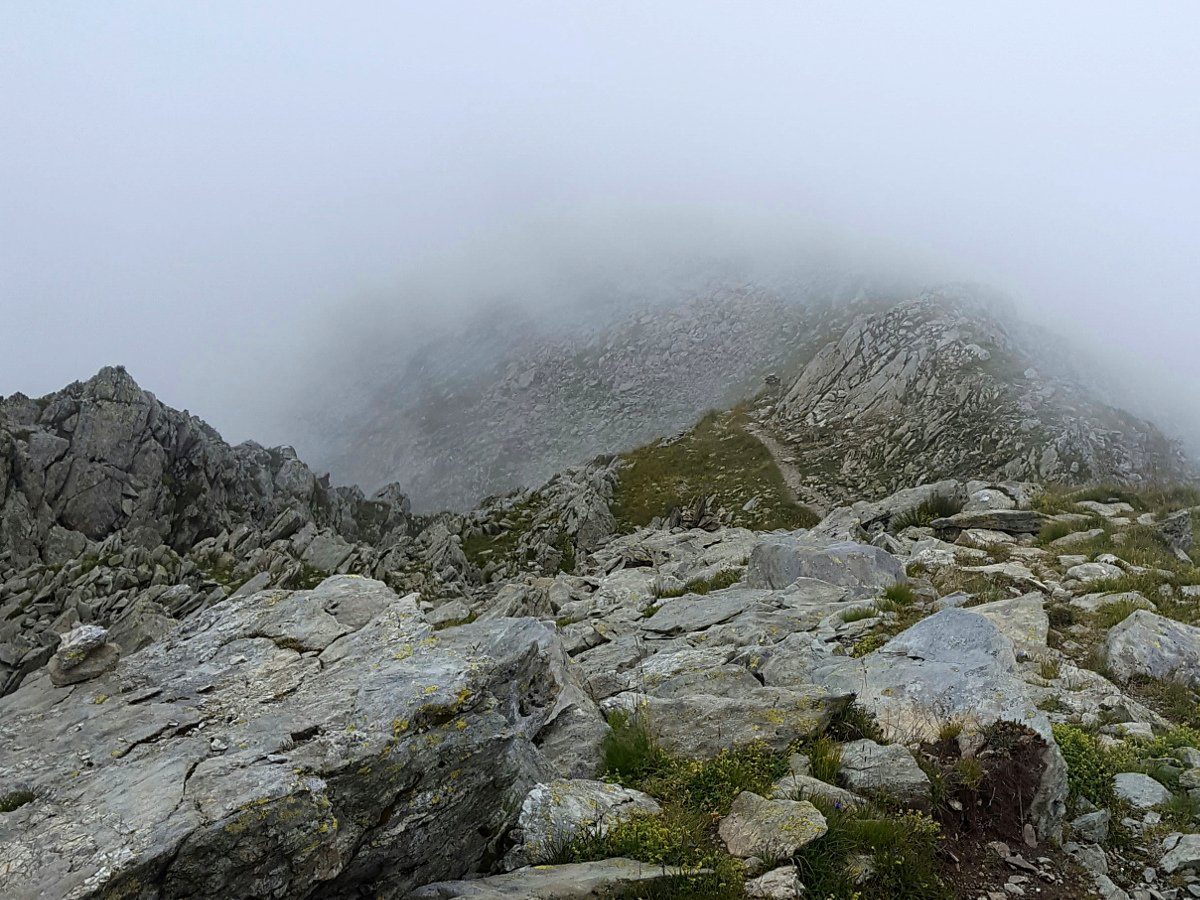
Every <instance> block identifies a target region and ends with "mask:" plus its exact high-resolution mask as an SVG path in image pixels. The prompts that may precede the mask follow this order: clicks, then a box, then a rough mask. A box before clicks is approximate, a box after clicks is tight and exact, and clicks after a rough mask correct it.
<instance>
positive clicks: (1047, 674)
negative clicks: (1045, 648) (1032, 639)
mask: <svg viewBox="0 0 1200 900" xmlns="http://www.w3.org/2000/svg"><path fill="white" fill-rule="evenodd" d="M1038 674H1039V675H1041V676H1042V677H1043V678H1045V679H1046V680H1047V681H1053V680H1054V679H1056V678H1057V677H1058V676H1059V675H1061V674H1062V666H1061V665H1060V664H1059V661H1058V660H1057V659H1052V658H1050V657H1047V658H1046V659H1043V660H1041V661H1039V662H1038Z"/></svg>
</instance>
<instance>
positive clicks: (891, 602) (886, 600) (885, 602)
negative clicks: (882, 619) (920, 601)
mask: <svg viewBox="0 0 1200 900" xmlns="http://www.w3.org/2000/svg"><path fill="white" fill-rule="evenodd" d="M916 600H917V595H916V594H915V593H914V592H913V589H912V588H911V587H909V586H908V585H907V584H893V585H889V586H888V587H886V588H884V591H883V596H882V597H881V598H880V599H879V600H877V601H876V603H875V607H876V609H878V610H880V612H895V611H896V610H898V609H903V608H904V607H906V606H912V605H913V603H915V602H916Z"/></svg>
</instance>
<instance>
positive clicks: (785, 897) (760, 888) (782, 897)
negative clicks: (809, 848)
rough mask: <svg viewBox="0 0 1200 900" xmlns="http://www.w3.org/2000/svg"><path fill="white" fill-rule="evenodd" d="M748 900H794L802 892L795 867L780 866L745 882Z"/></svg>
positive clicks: (802, 886) (801, 885)
mask: <svg viewBox="0 0 1200 900" xmlns="http://www.w3.org/2000/svg"><path fill="white" fill-rule="evenodd" d="M745 891H746V896H747V897H748V898H750V900H794V898H796V897H799V896H801V895H802V894H803V892H804V885H803V884H802V883H801V881H800V875H799V874H798V873H797V871H796V867H795V866H780V867H779V868H778V869H772V870H771V871H770V872H767V873H766V874H765V875H759V876H758V877H757V878H751V879H750V880H749V881H747V882H746V887H745Z"/></svg>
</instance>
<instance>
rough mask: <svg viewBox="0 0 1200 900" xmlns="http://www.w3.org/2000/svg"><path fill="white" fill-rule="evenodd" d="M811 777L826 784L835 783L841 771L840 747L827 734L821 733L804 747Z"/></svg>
mask: <svg viewBox="0 0 1200 900" xmlns="http://www.w3.org/2000/svg"><path fill="white" fill-rule="evenodd" d="M804 749H805V752H806V753H807V754H808V763H809V766H810V767H811V771H812V777H813V778H816V779H817V780H818V781H824V782H825V783H826V784H837V778H838V773H840V772H841V771H842V748H841V747H840V746H839V745H838V743H837V741H835V740H833V739H832V738H831V737H829V736H828V735H821V736H820V737H818V738H817V739H816V740H814V741H812V742H811V743H810V744H809V745H808V746H807V747H805V748H804Z"/></svg>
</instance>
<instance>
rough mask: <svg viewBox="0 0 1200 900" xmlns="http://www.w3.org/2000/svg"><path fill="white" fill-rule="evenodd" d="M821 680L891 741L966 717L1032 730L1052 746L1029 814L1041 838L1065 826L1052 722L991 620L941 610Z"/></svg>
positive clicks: (970, 726) (968, 721) (1061, 766)
mask: <svg viewBox="0 0 1200 900" xmlns="http://www.w3.org/2000/svg"><path fill="white" fill-rule="evenodd" d="M815 680H816V681H817V683H819V684H821V685H823V686H824V687H825V688H827V689H828V690H830V691H831V692H835V693H836V692H839V691H849V692H852V693H854V694H856V698H857V702H858V703H859V704H860V705H862V706H864V707H865V708H866V709H867V710H869V711H870V712H872V713H873V714H874V715H875V717H876V719H877V720H878V722H879V725H880V727H881V729H882V731H883V733H884V735H885V737H887V738H888V739H889V740H892V741H899V742H905V743H907V742H910V741H936V740H937V738H938V733H939V731H940V729H941V726H942V725H943V724H944V723H945V722H947V721H957V722H961V723H962V724H963V726H964V729H965V730H967V731H975V730H979V729H982V728H984V727H986V726H987V725H989V724H990V723H992V722H995V721H997V720H1005V721H1012V722H1017V723H1019V724H1021V725H1024V726H1026V727H1027V728H1030V729H1031V730H1033V731H1034V732H1036V733H1037V734H1038V735H1039V736H1040V737H1041V738H1042V739H1043V740H1044V741H1045V742H1046V744H1047V749H1046V751H1045V753H1044V754H1043V760H1044V762H1045V764H1046V769H1045V771H1044V773H1043V775H1042V782H1041V787H1040V789H1039V792H1038V795H1037V797H1036V798H1035V802H1034V804H1033V808H1032V809H1031V810H1030V813H1031V815H1032V817H1033V820H1034V822H1035V824H1036V826H1037V828H1038V835H1039V838H1041V839H1042V840H1047V839H1050V838H1052V837H1054V836H1055V835H1056V834H1057V833H1058V832H1059V831H1060V830H1061V825H1062V820H1063V816H1064V814H1065V811H1066V797H1067V770H1066V763H1065V762H1064V761H1063V758H1062V754H1061V753H1060V752H1059V750H1058V746H1057V744H1055V742H1054V735H1053V733H1052V731H1051V728H1050V721H1049V720H1048V719H1047V718H1046V716H1045V714H1044V713H1042V712H1040V711H1039V710H1038V709H1037V706H1036V703H1035V701H1034V700H1033V698H1032V697H1031V696H1030V694H1029V693H1028V691H1027V688H1026V685H1025V683H1024V681H1023V680H1022V679H1021V678H1020V677H1018V674H1017V663H1016V656H1015V654H1014V652H1013V645H1012V642H1011V641H1009V640H1008V638H1006V637H1005V636H1004V635H1003V633H1002V632H1001V631H1000V630H999V628H997V626H996V625H995V624H994V623H993V622H991V621H990V620H988V619H987V618H985V617H983V616H980V615H977V614H976V613H974V612H972V611H971V610H967V609H946V610H942V611H941V612H938V613H935V614H934V615H932V616H929V617H928V618H926V619H923V620H922V621H920V622H918V623H917V624H916V625H914V626H913V627H912V628H910V629H908V630H907V631H904V632H902V633H901V634H899V635H897V636H896V637H894V638H893V639H892V640H890V641H889V642H888V643H887V644H885V645H884V646H883V647H881V648H879V649H878V650H875V651H873V652H872V653H869V654H867V655H866V656H864V657H862V658H861V659H845V660H839V661H836V662H832V663H830V665H829V666H827V667H824V668H822V669H819V670H818V671H817V672H816V673H815Z"/></svg>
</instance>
